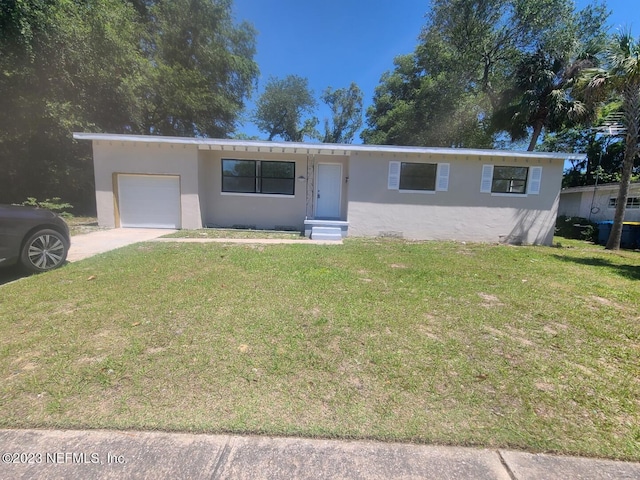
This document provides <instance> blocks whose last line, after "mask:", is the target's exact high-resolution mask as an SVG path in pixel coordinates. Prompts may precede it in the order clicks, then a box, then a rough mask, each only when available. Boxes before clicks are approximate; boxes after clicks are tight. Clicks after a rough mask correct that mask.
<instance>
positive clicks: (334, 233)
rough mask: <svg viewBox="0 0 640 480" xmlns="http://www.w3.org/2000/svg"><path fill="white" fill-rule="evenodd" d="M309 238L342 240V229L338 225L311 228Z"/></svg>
mask: <svg viewBox="0 0 640 480" xmlns="http://www.w3.org/2000/svg"><path fill="white" fill-rule="evenodd" d="M311 240H336V241H340V240H342V230H341V229H340V228H338V227H319V226H314V227H313V228H311Z"/></svg>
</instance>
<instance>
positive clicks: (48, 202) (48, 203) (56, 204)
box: [22, 197, 73, 218]
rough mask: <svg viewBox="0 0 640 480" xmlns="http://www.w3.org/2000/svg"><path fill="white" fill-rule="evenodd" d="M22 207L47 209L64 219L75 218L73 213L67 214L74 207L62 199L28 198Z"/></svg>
mask: <svg viewBox="0 0 640 480" xmlns="http://www.w3.org/2000/svg"><path fill="white" fill-rule="evenodd" d="M22 205H28V206H31V207H39V208H46V209H47V210H51V211H52V212H56V213H57V214H58V215H60V216H61V217H64V218H71V217H73V214H72V213H70V212H67V210H69V209H72V208H73V205H71V204H70V203H67V202H63V201H62V200H61V199H60V197H53V198H47V199H45V200H38V199H36V198H35V197H28V198H27V199H26V200H25V201H24V202H22Z"/></svg>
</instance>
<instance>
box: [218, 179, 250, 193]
mask: <svg viewBox="0 0 640 480" xmlns="http://www.w3.org/2000/svg"><path fill="white" fill-rule="evenodd" d="M222 191H223V192H241V193H255V191H256V179H255V178H254V177H224V176H223V177H222Z"/></svg>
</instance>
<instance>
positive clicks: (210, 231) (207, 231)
mask: <svg viewBox="0 0 640 480" xmlns="http://www.w3.org/2000/svg"><path fill="white" fill-rule="evenodd" d="M302 237H303V236H302V234H301V232H285V231H276V230H251V229H234V228H204V229H200V230H178V231H177V232H174V233H170V234H167V235H164V236H163V238H249V239H251V238H279V239H293V240H299V239H301V238H302Z"/></svg>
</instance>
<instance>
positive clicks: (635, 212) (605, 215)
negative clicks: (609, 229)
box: [558, 183, 640, 222]
mask: <svg viewBox="0 0 640 480" xmlns="http://www.w3.org/2000/svg"><path fill="white" fill-rule="evenodd" d="M619 188H620V184H618V183H606V184H601V185H597V186H595V185H589V186H586V187H571V188H565V189H563V190H562V191H561V192H560V205H559V206H558V215H565V216H567V217H582V218H586V219H588V220H590V221H592V222H601V221H612V220H613V215H614V214H615V211H616V201H617V198H618V190H619ZM624 221H625V222H640V183H632V184H631V187H630V189H629V197H628V198H627V205H626V211H625V214H624Z"/></svg>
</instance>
